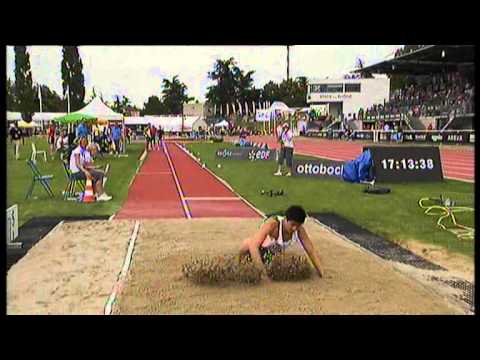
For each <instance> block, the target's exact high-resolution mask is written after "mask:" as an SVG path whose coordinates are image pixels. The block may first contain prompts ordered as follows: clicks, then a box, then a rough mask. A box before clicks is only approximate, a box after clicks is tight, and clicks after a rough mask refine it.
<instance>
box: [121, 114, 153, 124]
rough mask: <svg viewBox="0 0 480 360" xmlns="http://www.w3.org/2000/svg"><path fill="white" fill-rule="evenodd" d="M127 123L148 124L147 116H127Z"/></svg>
mask: <svg viewBox="0 0 480 360" xmlns="http://www.w3.org/2000/svg"><path fill="white" fill-rule="evenodd" d="M125 125H148V119H147V118H146V117H145V116H125Z"/></svg>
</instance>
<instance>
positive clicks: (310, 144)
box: [252, 136, 475, 182]
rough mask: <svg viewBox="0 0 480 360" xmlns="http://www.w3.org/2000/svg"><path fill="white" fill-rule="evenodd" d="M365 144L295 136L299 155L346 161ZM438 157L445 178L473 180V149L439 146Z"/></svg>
mask: <svg viewBox="0 0 480 360" xmlns="http://www.w3.org/2000/svg"><path fill="white" fill-rule="evenodd" d="M252 141H254V142H259V143H266V144H268V146H269V147H270V148H275V147H276V146H277V144H276V142H275V139H274V138H273V137H272V136H252ZM365 145H366V144H359V143H353V142H347V141H341V140H325V139H307V138H297V139H296V140H295V152H296V153H297V154H299V155H307V156H315V157H321V158H324V159H331V160H337V161H347V160H353V159H355V158H356V157H357V156H359V155H360V154H361V153H362V150H363V147H364V146H365ZM440 157H441V159H442V166H443V174H444V176H445V177H446V178H450V179H455V180H461V181H467V182H474V181H475V152H474V150H473V149H465V148H460V149H458V150H457V149H455V150H454V149H451V148H449V149H445V148H441V149H440Z"/></svg>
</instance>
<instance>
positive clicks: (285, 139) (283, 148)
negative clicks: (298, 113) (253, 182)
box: [273, 123, 293, 176]
mask: <svg viewBox="0 0 480 360" xmlns="http://www.w3.org/2000/svg"><path fill="white" fill-rule="evenodd" d="M279 141H280V154H279V156H278V170H277V172H276V173H275V174H273V175H275V176H282V166H283V163H284V162H285V161H286V163H287V167H288V170H289V171H288V173H287V174H286V175H285V176H292V167H293V131H292V130H291V129H290V124H289V123H285V124H283V128H282V132H281V134H280V136H279Z"/></svg>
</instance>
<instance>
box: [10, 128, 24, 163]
mask: <svg viewBox="0 0 480 360" xmlns="http://www.w3.org/2000/svg"><path fill="white" fill-rule="evenodd" d="M10 137H11V139H12V142H13V154H14V156H15V160H18V159H19V157H20V143H21V139H22V132H21V131H20V129H19V128H18V125H17V123H15V124H14V125H13V127H12V128H11V129H10Z"/></svg>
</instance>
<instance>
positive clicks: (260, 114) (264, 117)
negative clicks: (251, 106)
mask: <svg viewBox="0 0 480 360" xmlns="http://www.w3.org/2000/svg"><path fill="white" fill-rule="evenodd" d="M270 116H271V111H270V110H257V114H256V115H255V120H256V121H258V122H268V121H270Z"/></svg>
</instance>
